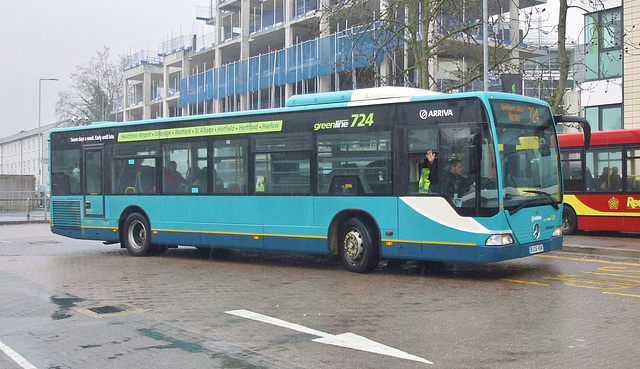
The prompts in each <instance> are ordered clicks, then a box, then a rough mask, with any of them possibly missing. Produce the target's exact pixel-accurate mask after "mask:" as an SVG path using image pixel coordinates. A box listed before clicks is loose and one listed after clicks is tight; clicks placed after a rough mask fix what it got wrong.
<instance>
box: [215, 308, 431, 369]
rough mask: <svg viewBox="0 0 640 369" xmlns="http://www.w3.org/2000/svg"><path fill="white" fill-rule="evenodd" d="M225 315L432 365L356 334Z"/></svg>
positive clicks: (235, 312) (240, 313) (255, 315)
mask: <svg viewBox="0 0 640 369" xmlns="http://www.w3.org/2000/svg"><path fill="white" fill-rule="evenodd" d="M225 313H226V314H230V315H235V316H238V317H241V318H246V319H251V320H255V321H258V322H262V323H267V324H271V325H275V326H278V327H282V328H287V329H291V330H294V331H297V332H302V333H306V334H310V335H313V336H319V337H320V338H316V339H314V340H313V342H318V343H324V344H328V345H334V346H340V347H345V348H350V349H353V350H360V351H366V352H371V353H374V354H379V355H386V356H393V357H396V358H399V359H405V360H412V361H417V362H420V363H425V364H433V363H432V362H431V361H429V360H426V359H423V358H421V357H419V356H415V355H411V354H408V353H406V352H404V351H400V350H398V349H395V348H393V347H389V346H386V345H383V344H381V343H378V342H376V341H372V340H370V339H368V338H365V337H362V336H358V335H357V334H354V333H342V334H338V335H333V334H331V333H326V332H322V331H318V330H315V329H311V328H307V327H305V326H302V325H300V324H295V323H289V322H287V321H284V320H281V319H277V318H272V317H270V316H267V315H263V314H260V313H254V312H253V311H249V310H243V309H241V310H230V311H226V312H225Z"/></svg>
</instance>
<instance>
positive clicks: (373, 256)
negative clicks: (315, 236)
mask: <svg viewBox="0 0 640 369" xmlns="http://www.w3.org/2000/svg"><path fill="white" fill-rule="evenodd" d="M371 232H372V231H371V228H370V227H367V225H366V224H364V223H363V222H362V221H361V220H360V219H358V218H350V219H349V220H347V221H346V222H345V223H344V225H343V226H342V232H341V241H342V244H341V245H340V256H341V258H342V261H343V263H344V265H345V267H346V268H347V269H348V270H349V271H351V272H355V273H368V272H370V271H371V270H373V268H375V267H376V266H377V265H378V261H379V254H378V250H377V247H376V244H375V242H374V239H375V237H374V236H373V234H372V233H371Z"/></svg>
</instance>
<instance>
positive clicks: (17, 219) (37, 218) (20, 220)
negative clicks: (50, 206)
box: [0, 209, 50, 225]
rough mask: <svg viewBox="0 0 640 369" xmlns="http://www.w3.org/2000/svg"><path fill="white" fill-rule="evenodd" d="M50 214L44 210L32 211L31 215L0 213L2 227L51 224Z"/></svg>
mask: <svg viewBox="0 0 640 369" xmlns="http://www.w3.org/2000/svg"><path fill="white" fill-rule="evenodd" d="M49 217H50V213H49V211H48V210H47V212H46V214H45V211H44V210H43V209H37V210H32V211H31V212H30V213H29V214H27V212H25V211H21V212H0V225H4V224H24V223H49Z"/></svg>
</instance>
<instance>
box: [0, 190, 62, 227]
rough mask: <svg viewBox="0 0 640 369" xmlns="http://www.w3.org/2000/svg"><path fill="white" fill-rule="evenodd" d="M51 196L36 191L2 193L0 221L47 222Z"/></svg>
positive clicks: (0, 197)
mask: <svg viewBox="0 0 640 369" xmlns="http://www.w3.org/2000/svg"><path fill="white" fill-rule="evenodd" d="M49 206H50V203H49V194H48V193H44V192H40V193H36V192H34V191H4V192H3V191H0V219H10V220H13V219H26V220H46V219H48V217H49V211H50V209H49Z"/></svg>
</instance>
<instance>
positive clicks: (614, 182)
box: [609, 167, 622, 191]
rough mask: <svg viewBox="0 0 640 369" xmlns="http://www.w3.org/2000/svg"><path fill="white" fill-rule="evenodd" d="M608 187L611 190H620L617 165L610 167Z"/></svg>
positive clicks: (620, 180)
mask: <svg viewBox="0 0 640 369" xmlns="http://www.w3.org/2000/svg"><path fill="white" fill-rule="evenodd" d="M609 189H610V190H613V191H620V190H621V189H622V177H620V174H618V167H612V168H611V177H610V180H609Z"/></svg>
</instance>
